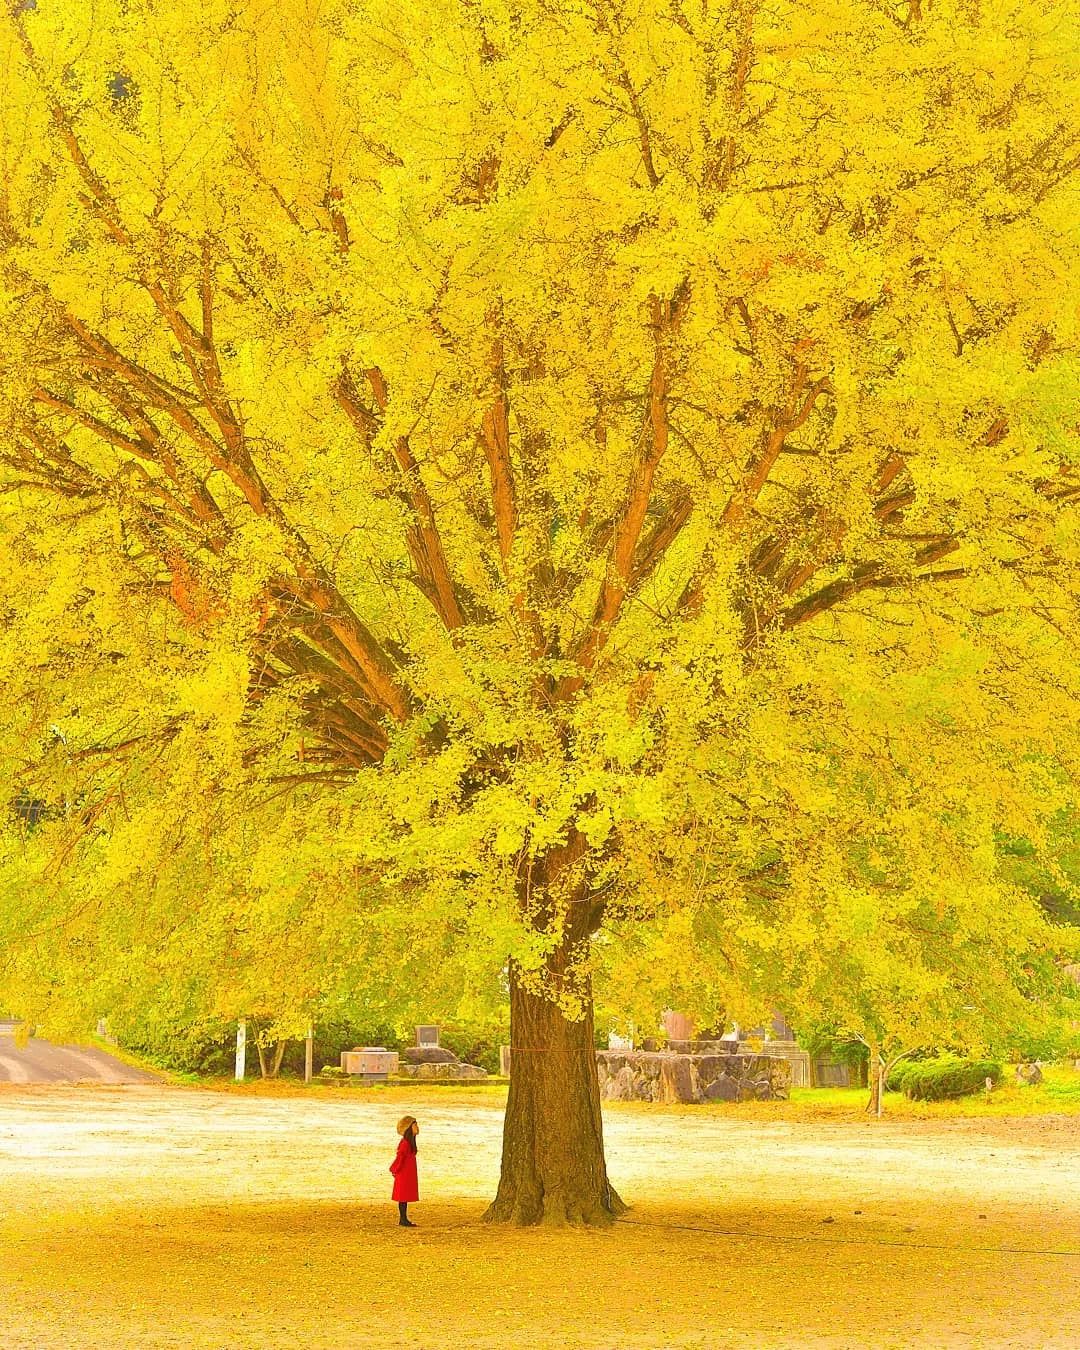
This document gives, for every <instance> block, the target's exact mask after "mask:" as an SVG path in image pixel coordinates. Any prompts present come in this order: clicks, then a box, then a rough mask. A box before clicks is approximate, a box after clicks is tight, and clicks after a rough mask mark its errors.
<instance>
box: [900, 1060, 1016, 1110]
mask: <svg viewBox="0 0 1080 1350" xmlns="http://www.w3.org/2000/svg"><path fill="white" fill-rule="evenodd" d="M988 1078H989V1079H990V1081H991V1082H992V1083H993V1084H994V1086H995V1087H997V1085H998V1083H1000V1082H1001V1065H1000V1064H999V1063H998V1062H997V1061H996V1060H992V1059H957V1058H954V1057H952V1056H949V1057H944V1056H943V1057H941V1058H939V1059H908V1060H901V1061H900V1063H899V1064H897V1065H896V1067H895V1068H894V1069H893V1070H892V1072H891V1073H890V1074H889V1081H888V1084H887V1086H888V1087H889V1088H890V1090H891V1091H893V1092H902V1093H903V1094H904V1096H905V1097H910V1098H911V1099H912V1101H918V1102H941V1101H948V1100H951V1099H953V1098H956V1097H968V1096H970V1095H971V1093H973V1092H981V1091H982V1089H983V1088H984V1087H985V1086H986V1080H987V1079H988Z"/></svg>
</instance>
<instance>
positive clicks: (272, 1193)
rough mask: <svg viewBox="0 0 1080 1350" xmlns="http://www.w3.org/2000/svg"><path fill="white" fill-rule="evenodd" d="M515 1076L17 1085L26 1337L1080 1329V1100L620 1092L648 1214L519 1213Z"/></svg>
mask: <svg viewBox="0 0 1080 1350" xmlns="http://www.w3.org/2000/svg"><path fill="white" fill-rule="evenodd" d="M503 1095H504V1094H502V1093H500V1092H498V1091H495V1090H490V1089H484V1090H482V1091H480V1092H475V1091H474V1092H464V1091H457V1090H451V1091H447V1090H443V1091H440V1092H438V1093H436V1092H434V1091H431V1090H429V1091H428V1092H427V1093H425V1094H414V1095H413V1096H412V1097H410V1096H408V1095H407V1090H406V1089H392V1090H389V1091H367V1092H365V1091H363V1090H351V1091H338V1092H330V1091H324V1092H318V1093H309V1094H307V1095H302V1096H301V1095H294V1096H290V1097H281V1098H275V1097H263V1096H254V1095H230V1094H224V1093H210V1092H203V1091H198V1090H194V1089H182V1088H168V1087H149V1086H137V1087H111V1088H110V1087H81V1088H72V1087H51V1088H50V1087H41V1088H29V1087H17V1086H12V1087H7V1088H4V1089H3V1090H0V1290H2V1297H0V1346H2V1347H4V1350H54V1348H56V1350H59V1347H64V1350H68V1348H69V1347H70V1348H71V1350H83V1348H84V1347H85V1348H87V1350H88V1348H89V1347H94V1350H98V1347H114V1346H116V1347H129V1346H130V1347H139V1348H140V1350H141V1348H142V1347H166V1346H167V1347H188V1346H199V1347H253V1348H254V1347H259V1348H260V1350H261V1348H262V1347H289V1348H290V1350H296V1348H297V1347H314V1348H317V1350H322V1348H323V1347H332V1346H333V1347H337V1346H358V1347H359V1346H364V1347H368V1346H378V1347H399V1346H400V1347H406V1346H408V1347H425V1350H426V1348H427V1347H431V1348H432V1350H434V1348H436V1347H442V1346H476V1347H496V1346H498V1347H506V1346H522V1347H534V1346H535V1347H541V1346H543V1347H554V1346H563V1347H585V1348H588V1350H600V1348H601V1347H603V1348H604V1350H606V1348H607V1347H611V1350H623V1347H635V1348H641V1350H644V1348H646V1347H648V1348H649V1350H661V1348H662V1347H700V1348H701V1350H713V1348H714V1347H725V1346H739V1347H754V1348H755V1350H759V1348H761V1350H768V1348H771V1347H798V1346H812V1347H824V1346H829V1347H839V1346H867V1345H873V1346H874V1347H875V1350H884V1348H886V1347H898V1348H899V1347H904V1348H905V1350H906V1347H910V1346H929V1347H946V1346H985V1347H991V1346H992V1347H1005V1346H1024V1347H1071V1348H1073V1350H1075V1347H1077V1346H1080V1118H1078V1117H1076V1116H1073V1117H1071V1118H1070V1117H1034V1118H1027V1119H1016V1120H1008V1119H1006V1120H978V1121H975V1120H962V1119H961V1120H950V1121H893V1122H889V1121H885V1122H882V1123H874V1122H870V1121H865V1120H862V1119H856V1118H852V1119H845V1120H839V1121H836V1122H829V1123H819V1122H815V1123H801V1122H798V1121H790V1120H773V1121H768V1120H765V1121H763V1120H761V1119H756V1118H747V1117H746V1116H740V1113H739V1108H738V1107H696V1108H693V1107H691V1108H680V1107H671V1108H663V1107H656V1106H650V1105H644V1104H633V1105H613V1106H611V1107H609V1108H607V1109H606V1114H605V1134H606V1139H607V1146H608V1157H609V1165H610V1170H611V1174H612V1177H613V1179H614V1180H615V1182H616V1185H617V1186H618V1187H619V1189H620V1191H621V1192H622V1193H623V1195H624V1197H625V1198H626V1199H628V1200H630V1201H632V1202H633V1208H632V1210H631V1212H630V1214H629V1215H628V1216H627V1219H626V1220H624V1221H622V1222H620V1223H619V1224H618V1225H616V1226H615V1227H614V1228H613V1229H611V1230H610V1231H604V1232H573V1231H533V1230H528V1231H513V1230H509V1231H508V1230H504V1229H495V1228H492V1227H490V1226H488V1225H484V1224H482V1223H481V1222H480V1215H481V1213H482V1211H483V1208H484V1204H485V1202H486V1200H487V1199H488V1198H490V1196H491V1194H492V1193H493V1190H494V1186H495V1182H496V1178H497V1168H498V1154H499V1138H500V1128H501V1113H502V1101H503ZM406 1109H408V1110H410V1111H412V1112H414V1113H415V1114H416V1115H417V1116H419V1117H420V1119H421V1123H422V1127H423V1128H422V1132H421V1137H420V1148H421V1152H420V1160H419V1161H420V1181H421V1195H422V1196H423V1201H422V1203H421V1204H420V1205H418V1206H416V1210H415V1217H416V1219H417V1222H418V1223H419V1224H420V1227H418V1228H417V1229H416V1230H415V1231H408V1230H401V1229H399V1228H398V1227H397V1226H396V1222H395V1220H396V1214H395V1212H394V1210H393V1207H392V1206H391V1205H390V1203H389V1191H390V1181H391V1179H390V1177H389V1174H388V1172H387V1166H388V1164H389V1161H390V1157H391V1156H392V1153H393V1149H394V1145H395V1143H396V1135H395V1133H394V1124H395V1122H396V1120H397V1118H398V1116H399V1115H401V1114H402V1113H403V1111H405V1110H406Z"/></svg>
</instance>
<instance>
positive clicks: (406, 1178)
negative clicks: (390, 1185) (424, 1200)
mask: <svg viewBox="0 0 1080 1350" xmlns="http://www.w3.org/2000/svg"><path fill="white" fill-rule="evenodd" d="M390 1171H391V1172H393V1174H394V1193H393V1195H392V1196H391V1197H390V1198H391V1199H392V1200H398V1201H401V1200H404V1201H405V1202H406V1204H408V1203H409V1202H410V1201H412V1200H419V1199H420V1191H419V1186H418V1182H417V1180H416V1154H415V1153H414V1152H413V1151H412V1144H410V1143H409V1141H408V1139H406V1138H405V1137H404V1136H402V1139H401V1143H400V1144H398V1146H397V1154H396V1155H395V1157H394V1161H393V1162H392V1163H391V1164H390Z"/></svg>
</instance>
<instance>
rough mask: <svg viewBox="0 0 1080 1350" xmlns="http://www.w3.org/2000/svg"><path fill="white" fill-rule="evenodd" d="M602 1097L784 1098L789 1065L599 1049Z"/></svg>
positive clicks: (757, 1058)
mask: <svg viewBox="0 0 1080 1350" xmlns="http://www.w3.org/2000/svg"><path fill="white" fill-rule="evenodd" d="M596 1066H597V1073H598V1075H599V1078H600V1096H601V1098H602V1099H603V1100H604V1101H609V1102H631V1101H642V1102H704V1101H725V1102H741V1101H748V1100H749V1101H754V1100H765V1099H770V1098H786V1097H787V1095H788V1089H789V1087H790V1086H791V1069H790V1066H789V1065H788V1063H787V1061H786V1060H784V1059H777V1058H774V1057H772V1056H770V1055H737V1054H736V1055H733V1054H700V1055H695V1054H678V1053H675V1052H672V1051H665V1050H659V1051H655V1052H651V1051H647V1050H598V1051H597V1052H596Z"/></svg>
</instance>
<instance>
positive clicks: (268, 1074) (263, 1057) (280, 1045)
mask: <svg viewBox="0 0 1080 1350" xmlns="http://www.w3.org/2000/svg"><path fill="white" fill-rule="evenodd" d="M255 1048H256V1049H257V1050H258V1052H259V1073H260V1076H261V1077H263V1078H276V1077H277V1076H278V1072H279V1070H280V1069H281V1061H282V1059H283V1058H284V1055H285V1042H284V1041H278V1042H276V1044H275V1046H274V1053H273V1055H272V1056H270V1055H268V1054H267V1051H268V1050H269V1046H264V1045H263V1043H262V1041H256V1043H255Z"/></svg>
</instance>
